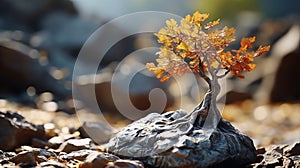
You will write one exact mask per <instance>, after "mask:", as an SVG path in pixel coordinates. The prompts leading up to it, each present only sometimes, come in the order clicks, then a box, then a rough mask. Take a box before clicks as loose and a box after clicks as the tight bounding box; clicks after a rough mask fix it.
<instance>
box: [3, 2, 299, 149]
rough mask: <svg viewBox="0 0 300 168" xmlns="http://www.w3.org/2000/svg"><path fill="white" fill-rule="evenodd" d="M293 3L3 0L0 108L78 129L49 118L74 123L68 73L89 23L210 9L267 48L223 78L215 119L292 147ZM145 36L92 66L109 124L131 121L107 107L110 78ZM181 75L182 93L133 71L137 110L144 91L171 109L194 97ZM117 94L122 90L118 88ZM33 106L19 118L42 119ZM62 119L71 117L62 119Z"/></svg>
mask: <svg viewBox="0 0 300 168" xmlns="http://www.w3.org/2000/svg"><path fill="white" fill-rule="evenodd" d="M299 6H300V1H295V0H285V1H281V0H227V1H223V0H197V1H192V0H186V1H176V2H174V0H164V1H158V0H152V1H140V0H128V1H122V0H115V1H111V0H101V1H99V0H89V1H84V0H72V1H69V0H44V1H39V0H27V1H22V0H2V1H1V2H0V109H4V108H17V109H19V110H21V111H22V109H24V108H25V109H27V108H29V107H30V108H35V109H40V110H43V111H49V114H53V115H49V116H47V117H48V118H46V116H45V117H44V118H43V119H42V120H46V121H47V122H54V123H55V124H58V125H64V126H66V125H67V124H73V125H72V126H74V127H76V126H78V125H80V123H79V122H78V121H77V123H78V124H77V125H76V122H70V123H69V122H63V121H62V119H59V118H58V117H57V115H58V114H61V115H64V116H66V115H71V116H73V117H74V118H73V119H74V120H76V119H75V118H76V116H75V115H74V113H75V109H74V101H76V100H73V99H72V71H73V68H74V64H75V61H76V58H77V56H78V53H79V51H80V49H81V47H82V45H83V44H84V43H85V41H86V40H87V39H88V37H89V36H90V35H91V34H92V33H93V32H94V31H95V30H96V29H97V28H99V27H100V26H101V25H103V24H105V23H107V22H108V21H110V20H112V19H114V18H116V17H119V16H122V15H125V14H129V13H132V12H138V11H149V10H151V11H163V12H170V13H173V14H176V15H179V16H182V17H184V16H185V15H187V14H191V13H193V12H194V11H196V10H199V11H200V12H201V13H209V14H210V16H211V17H210V19H218V18H220V19H221V25H220V26H224V25H228V26H234V27H235V28H236V36H237V38H238V39H239V38H242V37H248V36H253V35H255V36H256V37H257V41H256V43H255V44H256V46H255V47H258V45H268V44H270V45H271V51H270V52H269V53H267V54H265V55H264V56H262V57H260V58H258V59H257V60H256V63H257V67H256V69H255V70H254V71H253V72H251V73H249V74H246V79H243V80H241V79H236V78H234V77H232V76H230V75H229V76H228V78H227V79H226V93H225V94H224V95H222V96H226V101H225V102H224V103H225V104H226V106H225V108H224V112H223V117H224V118H225V119H227V120H229V121H231V122H232V123H233V124H234V125H235V126H236V127H237V128H238V129H240V130H241V131H242V132H243V133H246V134H247V135H249V136H250V137H252V138H253V139H254V141H255V144H256V145H257V146H261V145H268V144H274V143H276V144H277V143H288V144H292V143H294V142H296V141H299V140H300V76H299V74H300V68H299V67H298V66H299V65H298V64H299V63H300V53H299V42H300V27H299V21H300V19H299V14H300V10H299ZM120 31H122V27H120ZM237 41H239V40H237ZM153 43H156V39H155V37H154V36H153V35H152V34H138V35H134V36H130V37H127V38H125V39H123V40H121V41H120V42H119V43H117V44H116V45H114V46H113V47H112V48H111V49H110V50H109V51H108V52H107V54H106V56H105V57H104V59H103V61H102V62H101V64H100V65H99V72H98V73H97V76H98V77H99V78H98V79H99V80H96V83H95V93H96V96H97V101H98V104H99V107H100V108H101V110H103V111H104V115H105V118H106V119H107V120H109V121H110V122H111V123H114V124H115V126H116V127H122V126H124V125H126V124H128V123H130V122H131V121H130V120H128V119H126V118H124V117H122V116H121V115H120V114H119V113H118V110H117V109H116V107H115V106H114V102H113V100H112V96H111V93H110V87H111V83H110V80H111V76H112V74H113V73H114V70H115V68H116V65H117V64H118V62H120V61H122V60H123V59H124V58H125V57H126V56H127V55H128V54H130V53H132V52H133V51H135V50H137V49H140V48H143V47H147V46H152V45H153ZM237 44H238V43H235V44H233V46H232V47H237ZM99 45H101V44H99ZM153 57H155V56H154V55H153ZM84 79H85V81H83V82H82V81H81V82H80V83H78V85H94V83H93V82H90V81H91V80H89V77H88V76H87V77H86V78H84ZM184 82H185V84H186V86H187V89H186V90H185V91H183V95H181V94H179V93H177V92H176V91H177V90H178V89H176V86H175V85H176V83H175V81H174V80H173V81H172V80H171V81H169V82H166V83H160V82H159V81H158V80H157V79H156V78H155V77H154V76H153V75H152V76H149V75H145V74H144V73H139V74H137V76H136V78H134V79H133V80H132V81H131V83H130V89H131V90H129V92H130V99H131V101H132V103H133V104H134V105H135V106H136V107H137V108H138V109H141V110H144V109H147V108H148V107H149V106H150V102H149V100H148V95H149V92H150V91H151V89H153V88H162V89H163V90H164V91H165V93H166V96H167V98H168V99H167V104H166V107H165V111H167V110H174V109H177V108H178V101H179V99H180V100H181V101H182V103H183V104H185V105H186V109H185V110H187V111H190V110H192V108H193V107H194V106H196V105H197V103H199V102H200V100H199V101H197V100H198V99H196V101H195V97H194V94H195V92H198V91H197V90H195V89H193V85H194V84H193V83H190V82H189V77H188V76H187V77H184ZM119 92H120V94H122V92H127V90H126V89H123V88H122V87H120V88H119ZM83 94H84V93H83ZM179 96H180V97H179ZM87 97H88V96H87ZM88 101H89V100H88V99H87V101H86V102H85V103H83V107H82V109H83V110H85V109H86V115H87V116H86V117H92V118H93V117H94V118H97V115H95V114H93V113H89V112H88V111H90V112H92V111H93V110H92V109H88ZM32 113H33V112H32V111H31V114H25V115H27V116H31V117H32V118H34V119H33V120H41V118H38V117H37V116H33V115H32ZM34 114H35V113H34ZM45 118H46V119H45ZM66 118H70V117H64V119H63V120H64V121H65V120H66ZM67 126H68V125H67Z"/></svg>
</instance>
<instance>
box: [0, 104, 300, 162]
mask: <svg viewBox="0 0 300 168" xmlns="http://www.w3.org/2000/svg"><path fill="white" fill-rule="evenodd" d="M1 101H2V106H1V108H0V126H1V132H0V164H1V166H4V167H34V166H36V167H82V168H85V167H87V168H90V167H149V166H148V165H145V164H144V163H143V160H142V159H141V160H131V159H128V158H122V157H120V156H115V155H113V154H110V153H107V152H106V151H105V149H104V147H103V145H102V144H97V143H95V142H94V141H93V140H92V139H91V138H89V137H87V134H86V133H85V132H84V130H83V129H82V128H81V123H80V122H79V121H78V119H77V118H76V116H75V115H70V114H65V113H54V112H47V111H41V110H37V109H32V108H28V107H24V106H20V105H17V104H13V103H10V102H7V101H6V102H5V104H4V103H3V101H4V100H1ZM226 113H228V112H225V114H226ZM40 116H43V117H40ZM241 116H242V115H241ZM249 120H250V119H249ZM254 120H255V119H253V121H254ZM254 122H255V121H254ZM123 124H126V123H123ZM266 125H267V124H266ZM119 127H121V125H119ZM274 127H275V128H274V129H276V128H279V127H280V126H277V127H276V126H274ZM269 131H272V130H269ZM83 135H84V136H83ZM256 136H257V137H255V134H253V135H252V137H253V138H254V139H255V138H259V137H260V135H259V134H256ZM281 136H285V134H282V135H280V134H278V135H277V138H279V137H281ZM295 136H296V139H294V142H293V143H289V144H273V145H272V144H269V145H265V146H261V147H258V148H257V158H256V161H255V162H254V163H252V164H249V165H245V167H300V141H299V134H296V135H295ZM297 138H298V139H297Z"/></svg>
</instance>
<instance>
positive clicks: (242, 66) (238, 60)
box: [146, 12, 270, 82]
mask: <svg viewBox="0 0 300 168" xmlns="http://www.w3.org/2000/svg"><path fill="white" fill-rule="evenodd" d="M208 16H209V15H208V14H201V13H199V12H195V13H194V14H193V15H192V16H191V15H187V16H186V17H185V18H183V19H182V20H181V21H180V24H178V23H177V22H176V21H175V20H174V19H170V20H167V21H166V27H164V28H162V29H161V30H160V31H159V32H158V33H156V34H155V35H156V36H157V38H158V42H159V43H161V44H162V46H161V47H160V52H158V54H159V58H158V59H156V61H157V65H155V64H154V63H147V65H146V67H147V68H148V70H150V71H152V72H153V73H155V74H156V76H157V78H160V80H161V81H162V82H164V81H166V80H168V79H169V78H170V77H171V76H173V75H174V76H182V75H184V74H185V73H187V72H196V73H199V74H200V76H201V77H203V76H206V75H204V74H205V73H210V74H211V75H214V76H215V77H217V78H221V77H224V76H225V75H226V74H227V73H228V72H231V73H232V74H234V75H235V76H237V77H240V78H244V76H243V75H242V74H241V73H242V72H249V71H251V70H253V69H254V68H255V64H254V63H253V61H254V58H255V57H258V56H260V55H262V54H263V53H265V52H267V51H269V49H270V46H260V47H259V48H258V49H257V50H256V51H249V49H251V48H252V43H254V42H255V37H250V38H243V39H242V40H241V42H240V48H239V49H238V50H230V51H229V50H226V48H227V47H228V46H229V44H230V43H232V42H234V41H235V40H236V38H235V37H234V32H235V29H234V28H228V27H224V28H222V29H215V28H214V27H215V26H216V25H218V24H219V20H216V21H212V22H205V21H206V19H207V18H208ZM220 73H221V74H220Z"/></svg>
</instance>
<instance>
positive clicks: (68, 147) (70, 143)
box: [59, 138, 95, 153]
mask: <svg viewBox="0 0 300 168" xmlns="http://www.w3.org/2000/svg"><path fill="white" fill-rule="evenodd" d="M94 146H95V144H94V143H93V142H92V140H91V139H90V138H84V139H69V140H67V141H66V142H64V143H63V144H61V145H60V147H59V150H61V151H62V152H66V153H70V152H72V151H77V150H82V149H91V148H92V147H94Z"/></svg>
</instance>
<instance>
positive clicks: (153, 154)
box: [105, 94, 256, 167]
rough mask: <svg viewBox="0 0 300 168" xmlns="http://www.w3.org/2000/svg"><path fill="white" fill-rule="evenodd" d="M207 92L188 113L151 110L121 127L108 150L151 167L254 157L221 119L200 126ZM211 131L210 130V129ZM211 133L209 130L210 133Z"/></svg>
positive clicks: (232, 163)
mask: <svg viewBox="0 0 300 168" xmlns="http://www.w3.org/2000/svg"><path fill="white" fill-rule="evenodd" d="M209 101H210V94H207V95H206V97H205V99H204V100H203V102H202V103H201V104H200V105H199V106H198V107H197V108H196V109H195V110H194V111H193V112H191V113H189V114H187V113H186V112H185V111H182V110H177V111H174V112H167V113H164V114H162V115H160V114H156V113H152V114H149V115H148V116H146V117H144V118H142V119H140V120H138V121H135V122H133V123H132V124H130V125H128V126H127V127H125V128H123V129H122V130H121V131H120V132H118V133H117V134H116V135H115V136H114V137H112V138H111V140H110V141H109V143H107V144H106V145H105V147H106V148H107V150H108V151H110V152H112V153H113V154H116V155H117V156H120V157H125V158H131V159H138V160H140V161H142V162H143V163H144V164H145V165H150V166H153V167H212V166H221V165H222V166H224V165H226V166H240V165H245V164H247V163H251V162H253V161H254V160H255V157H256V153H255V147H254V145H253V142H252V140H251V139H250V138H249V137H247V136H245V135H243V134H241V133H240V132H239V131H238V130H236V129H235V128H234V127H233V126H232V125H231V124H230V123H229V122H227V121H225V120H223V119H221V120H220V122H219V124H218V126H217V129H214V130H213V131H212V130H211V129H207V128H204V127H203V124H205V123H204V121H205V118H206V115H207V111H208V108H209V105H208V104H209V103H208V102H209ZM211 131H212V132H211ZM210 133H211V134H210Z"/></svg>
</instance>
